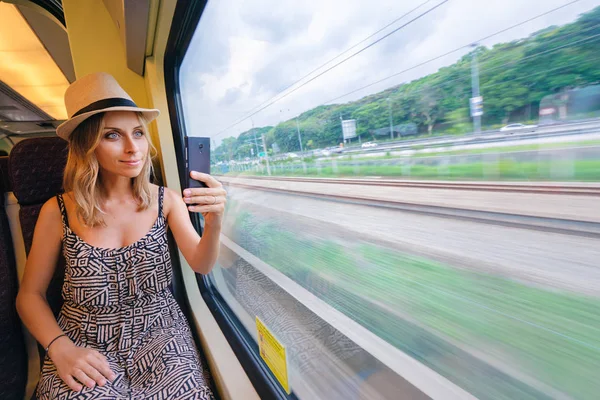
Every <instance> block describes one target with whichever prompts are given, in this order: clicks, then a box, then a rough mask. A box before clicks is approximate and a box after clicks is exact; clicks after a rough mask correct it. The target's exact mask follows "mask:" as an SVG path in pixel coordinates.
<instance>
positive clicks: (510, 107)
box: [213, 7, 600, 161]
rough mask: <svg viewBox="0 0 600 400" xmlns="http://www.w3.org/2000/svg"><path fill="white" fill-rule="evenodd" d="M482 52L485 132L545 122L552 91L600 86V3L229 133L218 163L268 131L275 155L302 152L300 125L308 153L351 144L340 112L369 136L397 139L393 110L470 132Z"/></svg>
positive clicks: (409, 119) (429, 126)
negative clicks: (409, 77) (382, 84)
mask: <svg viewBox="0 0 600 400" xmlns="http://www.w3.org/2000/svg"><path fill="white" fill-rule="evenodd" d="M475 56H476V57H477V64H478V67H479V71H480V72H479V73H480V91H481V95H482V96H483V99H484V100H483V109H484V115H483V117H482V129H491V128H495V127H498V126H501V125H504V124H507V123H509V122H520V121H537V118H538V117H537V116H538V114H539V105H540V101H541V100H542V98H544V97H545V96H548V95H553V94H557V93H562V92H565V91H567V90H570V89H573V88H580V87H585V86H590V85H595V84H599V83H600V68H599V67H598V63H599V62H600V7H597V8H595V9H594V10H592V11H590V12H588V13H585V14H582V15H581V16H580V17H579V18H578V19H577V20H576V21H575V22H573V23H570V24H566V25H563V26H550V27H548V28H545V29H543V30H541V31H538V32H535V33H533V34H532V35H530V36H529V37H527V38H523V39H519V40H515V41H512V42H508V43H499V44H496V45H494V46H493V47H491V48H487V47H485V46H478V47H475V48H474V49H473V50H472V51H471V52H469V53H468V54H466V55H464V56H463V57H462V58H460V59H459V60H458V61H457V62H456V63H454V64H452V65H450V66H447V67H443V68H441V69H439V70H438V71H437V72H435V73H433V74H430V75H427V76H424V77H422V78H419V79H416V80H414V81H412V82H409V83H406V84H401V85H397V86H394V87H390V88H388V89H386V90H383V91H381V92H379V93H375V94H372V95H369V96H365V97H363V98H361V99H359V100H356V101H351V102H348V103H345V104H330V105H321V106H318V107H315V108H313V109H311V110H308V111H305V112H304V113H302V114H300V115H299V116H298V117H296V118H293V119H290V120H287V121H283V122H281V123H279V124H278V125H276V126H266V127H260V128H255V129H254V130H249V131H246V132H243V133H241V134H240V135H239V137H237V138H235V137H229V138H226V139H224V140H223V142H222V143H221V145H220V146H219V147H218V148H217V149H215V151H214V153H213V154H214V156H215V160H217V161H226V160H239V159H243V158H245V157H251V156H252V155H253V154H254V155H256V149H257V147H258V149H259V151H260V152H262V151H263V148H262V140H261V136H262V135H263V134H264V135H265V142H266V146H267V149H268V151H269V153H272V152H273V144H275V148H276V149H277V150H279V151H280V152H282V153H286V152H292V151H299V150H300V144H299V142H298V135H297V126H296V124H297V123H298V125H299V128H300V131H301V134H302V145H303V148H304V150H310V149H318V148H324V147H329V146H337V145H339V143H341V142H342V141H343V138H342V128H341V124H340V117H343V118H344V119H356V120H357V133H358V134H359V135H360V136H361V138H362V139H363V140H375V139H378V138H379V139H385V138H389V131H387V133H385V132H386V131H385V129H382V128H386V127H389V125H390V115H391V117H392V121H391V122H392V124H393V125H401V124H409V123H412V124H415V125H416V127H417V134H419V135H427V134H433V133H439V132H443V133H445V134H461V133H467V132H470V131H471V130H472V121H471V118H470V110H469V99H470V97H471V93H472V92H471V90H472V86H471V68H472V61H473V57H475ZM382 132H383V133H385V134H384V135H383V136H379V135H377V134H378V133H382ZM255 137H256V139H255ZM251 149H253V150H251Z"/></svg>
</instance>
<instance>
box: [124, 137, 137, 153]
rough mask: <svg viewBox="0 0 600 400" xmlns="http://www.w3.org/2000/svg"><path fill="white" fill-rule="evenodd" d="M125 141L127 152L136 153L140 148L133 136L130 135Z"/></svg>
mask: <svg viewBox="0 0 600 400" xmlns="http://www.w3.org/2000/svg"><path fill="white" fill-rule="evenodd" d="M125 143H126V144H125V151H126V152H127V153H136V152H137V151H138V150H139V146H138V144H137V143H136V141H135V140H134V139H133V138H132V137H128V138H127V140H126V142H125Z"/></svg>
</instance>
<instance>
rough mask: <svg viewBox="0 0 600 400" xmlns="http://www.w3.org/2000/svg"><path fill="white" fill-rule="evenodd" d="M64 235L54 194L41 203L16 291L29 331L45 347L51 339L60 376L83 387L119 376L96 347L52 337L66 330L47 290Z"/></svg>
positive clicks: (52, 356) (75, 387) (51, 351)
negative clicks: (47, 297)
mask: <svg viewBox="0 0 600 400" xmlns="http://www.w3.org/2000/svg"><path fill="white" fill-rule="evenodd" d="M61 238H62V223H61V216H60V209H59V207H58V202H57V201H56V199H55V198H51V199H50V200H48V201H47V202H46V203H45V204H44V206H43V207H42V209H41V211H40V215H39V217H38V220H37V223H36V225H35V231H34V233H33V242H32V245H31V251H30V252H29V255H28V256H27V263H26V264H25V274H24V276H23V281H22V282H21V287H20V289H19V294H18V295H17V311H18V312H19V316H20V317H21V320H22V321H23V323H24V324H25V326H26V327H27V329H28V330H29V332H31V334H32V335H33V336H34V337H35V338H36V339H37V341H38V342H40V344H41V345H42V346H44V348H46V347H48V345H49V344H50V342H52V345H51V347H50V349H49V350H48V356H49V357H50V359H52V361H53V362H54V364H55V366H56V368H57V370H58V374H59V376H60V377H61V379H62V380H63V381H65V383H66V384H67V385H69V387H70V388H71V389H72V390H74V391H80V390H81V389H82V385H81V384H80V383H82V384H84V385H86V386H88V387H90V388H92V387H94V386H95V385H96V384H98V385H100V386H103V385H104V384H105V383H106V380H107V379H110V380H112V379H114V378H115V377H116V376H115V374H114V373H113V372H112V371H111V369H110V365H109V364H108V361H107V360H106V358H105V357H104V356H103V355H102V354H100V353H99V352H97V351H96V350H92V349H87V348H82V347H77V346H76V345H75V344H74V343H73V342H72V341H71V339H69V338H68V337H67V336H62V337H60V338H58V339H57V340H56V341H53V340H54V339H55V338H57V337H58V336H60V335H62V334H63V333H64V332H63V331H62V329H61V328H60V326H59V325H58V323H57V322H56V319H55V318H54V314H52V310H51V309H50V306H49V305H48V301H47V300H46V291H47V290H48V285H49V284H50V280H51V279H52V276H53V275H54V270H55V269H56V263H57V261H58V256H59V254H60V250H61ZM75 379H77V381H79V382H80V383H79V382H77V381H76V380H75Z"/></svg>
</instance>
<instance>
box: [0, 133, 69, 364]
mask: <svg viewBox="0 0 600 400" xmlns="http://www.w3.org/2000/svg"><path fill="white" fill-rule="evenodd" d="M67 154H68V150H67V142H66V141H64V140H62V139H61V138H59V137H46V138H34V139H27V140H23V141H21V142H19V143H17V144H16V145H15V147H13V148H12V150H11V152H10V156H9V172H10V180H11V183H12V187H13V193H14V195H15V197H16V198H17V200H18V202H19V206H20V210H19V220H20V222H21V230H22V232H23V241H24V244H25V252H26V254H29V250H30V249H31V243H32V240H33V232H34V229H35V224H36V222H37V219H38V216H39V213H40V210H41V208H42V206H43V205H44V203H45V202H46V201H47V200H48V199H50V198H51V197H53V196H56V195H57V194H58V193H62V179H63V173H64V169H65V165H66V163H67ZM64 267H65V260H64V257H63V256H62V253H61V254H60V258H59V262H58V265H57V267H56V270H55V272H54V277H53V278H52V280H51V282H50V285H49V286H48V291H47V294H46V296H47V299H48V304H50V308H51V309H52V312H53V313H54V315H58V312H59V311H60V307H61V306H62V302H63V301H62V296H61V288H62V284H63V281H64V274H65V269H64ZM40 355H41V356H42V357H41V359H42V360H43V357H44V354H43V349H41V348H40Z"/></svg>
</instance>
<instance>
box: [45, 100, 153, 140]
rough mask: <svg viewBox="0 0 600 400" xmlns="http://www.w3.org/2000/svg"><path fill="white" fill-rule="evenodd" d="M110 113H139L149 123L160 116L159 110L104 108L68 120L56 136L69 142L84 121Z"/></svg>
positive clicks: (61, 125)
mask: <svg viewBox="0 0 600 400" xmlns="http://www.w3.org/2000/svg"><path fill="white" fill-rule="evenodd" d="M108 111H133V112H139V113H142V114H144V118H145V119H146V121H147V122H150V121H153V120H154V119H156V117H158V115H159V114H160V111H159V110H157V109H150V108H139V107H125V106H119V107H108V108H103V109H101V110H94V111H90V112H87V113H83V114H81V115H78V116H76V117H73V118H71V119H68V120H66V121H65V122H63V123H62V124H60V125H59V126H58V127H57V128H56V134H57V135H58V136H59V137H61V138H62V139H64V140H67V141H68V140H69V136H71V133H72V132H73V131H74V130H75V128H77V126H79V124H81V123H82V122H83V121H85V120H86V119H88V118H89V117H91V116H92V115H96V114H99V113H103V112H108Z"/></svg>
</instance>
